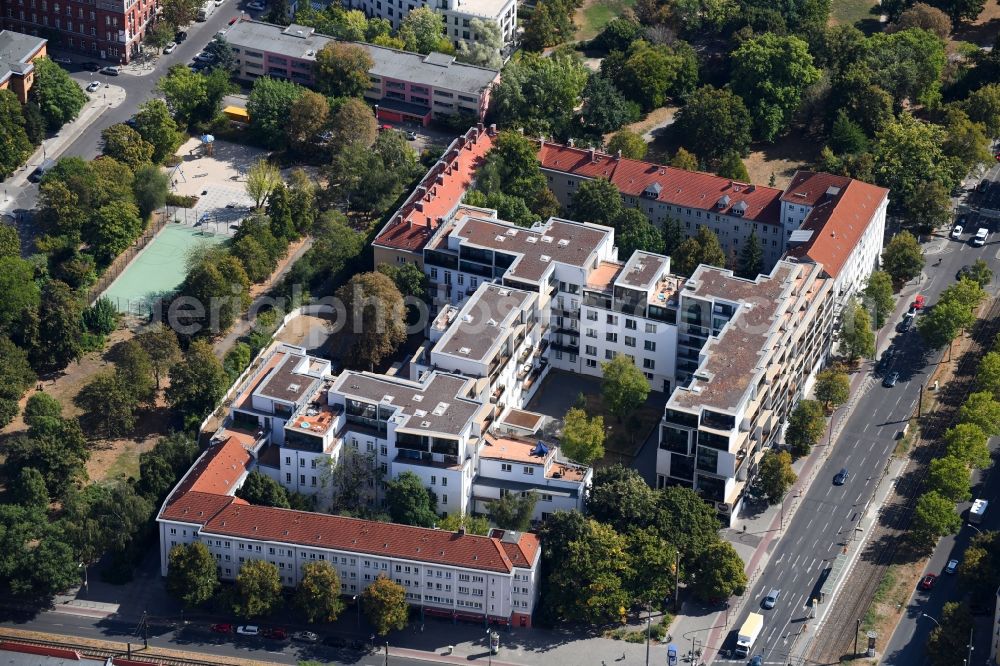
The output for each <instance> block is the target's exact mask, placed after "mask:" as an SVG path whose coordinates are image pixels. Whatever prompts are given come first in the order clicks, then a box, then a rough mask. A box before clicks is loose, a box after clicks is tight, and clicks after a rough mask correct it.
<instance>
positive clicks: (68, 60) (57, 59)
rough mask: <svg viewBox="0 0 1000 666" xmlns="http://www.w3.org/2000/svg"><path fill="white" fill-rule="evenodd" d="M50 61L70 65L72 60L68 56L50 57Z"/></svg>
mask: <svg viewBox="0 0 1000 666" xmlns="http://www.w3.org/2000/svg"><path fill="white" fill-rule="evenodd" d="M52 62H57V63H59V64H60V65H72V64H73V61H72V60H70V59H69V58H52Z"/></svg>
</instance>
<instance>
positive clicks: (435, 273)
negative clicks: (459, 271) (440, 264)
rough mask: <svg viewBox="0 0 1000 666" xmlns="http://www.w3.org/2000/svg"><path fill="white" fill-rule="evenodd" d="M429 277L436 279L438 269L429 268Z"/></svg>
mask: <svg viewBox="0 0 1000 666" xmlns="http://www.w3.org/2000/svg"><path fill="white" fill-rule="evenodd" d="M431 279H432V280H437V279H438V269H436V268H431Z"/></svg>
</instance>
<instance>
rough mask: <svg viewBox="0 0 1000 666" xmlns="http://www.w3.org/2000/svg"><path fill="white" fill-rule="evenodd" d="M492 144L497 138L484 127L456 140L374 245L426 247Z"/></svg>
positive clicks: (461, 194) (469, 184)
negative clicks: (494, 138)
mask: <svg viewBox="0 0 1000 666" xmlns="http://www.w3.org/2000/svg"><path fill="white" fill-rule="evenodd" d="M492 146H493V137H492V136H490V134H489V133H488V132H486V131H483V130H482V128H481V126H480V127H473V128H472V129H470V130H469V131H468V132H466V133H465V135H464V136H460V137H459V138H458V139H456V140H455V141H454V142H453V143H452V144H451V146H449V147H448V150H447V152H446V153H445V155H444V156H443V157H442V158H441V159H440V160H439V161H438V163H437V164H435V165H434V166H433V167H432V168H431V170H430V171H428V172H427V175H425V176H424V178H423V180H421V181H420V184H419V185H418V186H417V188H416V189H415V190H414V191H413V193H412V194H410V196H409V197H408V198H407V199H406V202H405V203H403V205H402V206H401V207H400V208H399V210H398V211H396V213H395V214H394V215H393V216H392V218H390V220H389V222H387V223H386V225H385V227H383V228H382V231H380V232H379V234H378V236H376V237H375V240H374V241H373V243H372V244H373V245H381V246H384V247H388V248H392V249H396V250H409V251H413V252H418V251H420V250H422V249H423V247H424V245H425V244H426V243H427V241H428V240H430V237H431V235H432V234H433V233H434V230H435V229H437V228H438V226H440V224H441V219H442V218H444V217H446V216H447V215H449V214H450V213H451V212H452V210H454V209H455V207H456V206H457V205H458V204H459V203H460V202H461V200H462V197H463V196H465V192H466V191H467V190H468V189H469V187H470V186H471V185H472V179H473V177H474V176H475V173H476V169H478V168H479V165H480V164H481V163H482V161H483V159H484V158H485V157H486V153H488V152H489V150H490V148H491V147H492Z"/></svg>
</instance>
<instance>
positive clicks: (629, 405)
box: [601, 354, 649, 423]
mask: <svg viewBox="0 0 1000 666" xmlns="http://www.w3.org/2000/svg"><path fill="white" fill-rule="evenodd" d="M601 373H602V375H603V376H602V378H601V400H602V401H603V402H604V404H605V406H606V407H607V408H608V411H609V412H611V413H612V414H614V415H615V417H616V418H617V419H618V422H619V423H621V422H623V421H624V420H625V417H627V416H628V415H629V414H631V413H632V412H634V411H635V410H636V409H638V408H639V407H640V406H641V405H642V404H643V403H644V402H646V397H647V396H648V395H649V382H648V381H647V380H646V377H645V375H643V374H642V370H640V369H639V368H637V367H635V364H633V363H632V361H630V360H629V359H628V357H627V356H625V355H624V354H617V355H616V356H615V357H614V358H613V359H612V360H610V361H605V362H604V363H602V364H601Z"/></svg>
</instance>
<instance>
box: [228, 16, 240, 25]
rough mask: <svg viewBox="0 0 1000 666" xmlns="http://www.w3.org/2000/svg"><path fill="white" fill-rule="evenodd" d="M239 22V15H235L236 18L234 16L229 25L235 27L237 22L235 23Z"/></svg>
mask: <svg viewBox="0 0 1000 666" xmlns="http://www.w3.org/2000/svg"><path fill="white" fill-rule="evenodd" d="M239 20H240V17H239V15H238V14H237V15H236V16H234V17H233V18H231V19H229V25H235V24H236V22H237V21H239Z"/></svg>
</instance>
